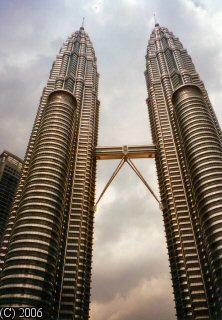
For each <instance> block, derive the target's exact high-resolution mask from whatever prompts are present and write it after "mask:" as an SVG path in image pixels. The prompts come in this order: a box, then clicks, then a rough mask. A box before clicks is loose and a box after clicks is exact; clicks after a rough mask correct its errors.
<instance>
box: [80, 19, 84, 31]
mask: <svg viewBox="0 0 222 320" xmlns="http://www.w3.org/2000/svg"><path fill="white" fill-rule="evenodd" d="M84 23H85V17H83V18H82V25H81V28H80V29H84Z"/></svg>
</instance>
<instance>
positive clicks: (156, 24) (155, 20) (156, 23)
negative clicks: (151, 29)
mask: <svg viewBox="0 0 222 320" xmlns="http://www.w3.org/2000/svg"><path fill="white" fill-rule="evenodd" d="M153 17H154V23H155V27H156V26H158V25H159V23H158V22H157V19H156V13H155V12H154V14H153Z"/></svg>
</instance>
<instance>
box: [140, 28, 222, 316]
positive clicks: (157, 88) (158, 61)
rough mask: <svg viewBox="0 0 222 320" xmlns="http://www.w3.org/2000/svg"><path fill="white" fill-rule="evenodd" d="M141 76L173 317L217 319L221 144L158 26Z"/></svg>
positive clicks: (221, 260) (221, 283)
mask: <svg viewBox="0 0 222 320" xmlns="http://www.w3.org/2000/svg"><path fill="white" fill-rule="evenodd" d="M145 77H146V82H147V89H148V99H147V104H148V111H149V117H150V123H151V130H152V137H153V142H154V144H155V145H156V148H157V154H156V166H157V173H158V180H159V187H160V194H161V200H162V204H163V217H164V224H165V231H166V238H167V245H168V253H169V261H170V268H171V275H172V281H173V289H174V296H175V303H176V311H177V317H178V319H184V320H185V319H222V302H221V299H222V143H221V130H220V128H219V125H218V122H217V119H216V117H215V114H214V111H213V109H212V106H211V104H210V101H209V98H208V95H207V92H206V89H205V87H204V85H203V82H202V81H201V80H200V78H199V76H198V74H197V72H196V70H195V68H194V65H193V63H192V60H191V58H190V56H189V55H188V53H187V51H186V50H185V49H184V48H183V46H182V44H181V42H180V41H179V40H178V38H176V37H175V36H174V35H173V34H172V33H171V32H169V31H168V29H166V28H163V27H160V26H159V24H158V23H156V25H155V28H154V30H153V32H152V34H151V37H150V40H149V43H148V49H147V55H146V71H145Z"/></svg>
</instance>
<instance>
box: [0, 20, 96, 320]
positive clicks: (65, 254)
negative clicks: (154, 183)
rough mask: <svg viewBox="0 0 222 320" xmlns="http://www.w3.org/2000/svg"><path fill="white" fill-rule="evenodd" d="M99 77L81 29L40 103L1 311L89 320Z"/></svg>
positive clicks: (8, 237)
mask: <svg viewBox="0 0 222 320" xmlns="http://www.w3.org/2000/svg"><path fill="white" fill-rule="evenodd" d="M98 77H99V75H98V73H97V67H96V57H95V52H94V49H93V46H92V43H91V41H90V39H89V36H88V35H87V33H86V32H85V31H84V27H83V26H82V27H81V28H80V30H79V31H77V32H75V33H74V34H72V35H71V36H70V37H69V38H68V39H67V41H66V42H65V43H64V44H63V47H62V48H61V50H60V52H59V54H58V56H57V57H56V60H55V62H54V63H53V66H52V69H51V72H50V76H49V80H48V83H47V86H46V87H45V88H44V90H43V94H42V97H41V100H40V105H39V108H38V112H37V116H36V119H35V123H34V126H33V130H32V134H31V137H30V141H29V144H28V148H27V152H26V156H25V160H24V166H23V170H22V176H21V180H20V184H19V188H18V192H17V195H16V198H15V202H14V207H13V210H12V213H11V217H10V221H9V223H8V226H7V230H6V233H5V236H4V241H3V247H2V249H1V267H2V273H1V281H0V304H1V306H4V305H7V306H11V305H13V306H35V307H43V308H44V310H45V315H44V317H45V319H53V320H55V319H61V320H62V319H64V320H68V319H88V313H89V300H90V279H91V259H92V236H93V205H94V191H95V174H96V159H95V157H94V151H95V150H94V149H95V146H96V144H97V131H98V113H99V101H98V97H97V95H98Z"/></svg>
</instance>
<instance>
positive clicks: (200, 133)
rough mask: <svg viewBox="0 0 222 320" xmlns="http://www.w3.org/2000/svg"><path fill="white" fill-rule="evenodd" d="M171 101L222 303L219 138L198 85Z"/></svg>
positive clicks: (221, 162)
mask: <svg viewBox="0 0 222 320" xmlns="http://www.w3.org/2000/svg"><path fill="white" fill-rule="evenodd" d="M173 102H174V106H175V117H176V120H177V124H178V129H179V132H180V139H181V144H183V151H184V157H185V158H186V162H187V164H188V167H189V172H190V178H191V182H192V190H193V195H194V198H195V202H196V206H197V215H198V219H199V220H200V225H201V230H202V233H203V240H204V244H205V250H206V252H205V254H206V255H207V257H208V260H209V266H210V272H211V273H212V276H213V280H214V286H215V292H214V297H213V298H214V300H215V302H216V301H218V302H219V305H220V306H222V255H221V252H222V250H221V245H222V144H221V139H220V137H219V136H218V132H217V130H216V128H215V125H214V120H213V119H212V116H211V113H210V111H209V109H208V107H207V105H206V103H205V99H204V96H203V94H202V91H201V90H200V88H199V87H197V86H195V85H183V86H181V87H179V88H178V89H177V90H176V91H175V92H174V94H173ZM218 316H219V315H218Z"/></svg>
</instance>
